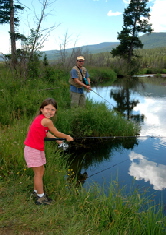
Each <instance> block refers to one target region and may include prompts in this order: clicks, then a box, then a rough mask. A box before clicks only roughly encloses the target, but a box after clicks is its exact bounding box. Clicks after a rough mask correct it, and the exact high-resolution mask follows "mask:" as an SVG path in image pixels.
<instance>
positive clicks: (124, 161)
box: [87, 158, 130, 178]
mask: <svg viewBox="0 0 166 235" xmlns="http://www.w3.org/2000/svg"><path fill="white" fill-rule="evenodd" d="M128 160H130V159H129V158H127V159H125V160H123V161H121V162H119V163H116V164H114V165H113V166H110V167H108V168H105V169H103V170H101V171H98V172H96V173H94V174H91V175H90V176H88V177H87V178H90V177H92V176H94V175H97V174H100V173H101V172H103V171H106V170H110V169H111V168H113V167H115V166H117V165H119V164H121V163H123V162H126V161H128Z"/></svg>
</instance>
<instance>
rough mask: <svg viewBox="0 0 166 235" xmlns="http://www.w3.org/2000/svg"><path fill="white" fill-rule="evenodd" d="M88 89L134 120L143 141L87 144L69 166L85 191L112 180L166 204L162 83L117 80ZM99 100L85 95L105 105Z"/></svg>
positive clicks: (165, 91) (165, 90) (165, 120)
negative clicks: (107, 84)
mask: <svg viewBox="0 0 166 235" xmlns="http://www.w3.org/2000/svg"><path fill="white" fill-rule="evenodd" d="M93 90H94V91H95V92H97V93H98V94H100V96H102V97H103V98H104V99H106V100H107V101H108V102H105V103H106V104H107V106H108V107H109V108H110V109H115V110H118V111H119V112H121V113H123V114H124V116H125V118H127V119H129V120H134V121H135V122H138V123H139V124H140V126H141V130H140V136H142V137H139V138H128V139H126V140H123V141H122V140H120V141H117V140H110V141H109V142H104V143H103V142H102V143H99V144H97V146H95V145H91V147H90V148H89V150H87V149H86V150H81V151H80V152H79V153H78V154H77V155H76V156H75V159H74V161H72V164H71V167H72V168H73V170H74V171H75V172H76V173H77V175H80V176H81V177H82V181H83V185H84V187H89V185H91V184H92V183H94V182H96V183H97V184H99V185H101V186H103V185H104V187H105V189H106V190H107V188H108V187H109V184H110V182H111V181H112V180H117V181H118V183H119V185H120V186H122V187H123V186H124V185H126V190H130V189H131V186H132V185H133V182H134V187H137V188H139V189H140V190H142V191H143V190H144V189H146V190H148V194H149V195H153V198H154V200H155V201H156V203H159V202H163V203H164V205H166V81H164V80H163V79H158V78H155V79H154V78H145V79H142V78H141V79H140V80H138V81H132V82H125V81H123V80H122V81H120V82H118V83H114V84H113V85H112V86H107V87H97V88H95V87H94V88H93ZM100 96H98V95H97V94H95V93H94V92H92V91H91V92H90V93H88V94H87V98H88V99H92V100H93V101H95V102H104V99H102V98H101V97H100ZM84 172H87V176H88V177H87V178H86V177H84V176H85V174H83V173H84ZM82 174H83V175H82ZM85 178H86V180H85Z"/></svg>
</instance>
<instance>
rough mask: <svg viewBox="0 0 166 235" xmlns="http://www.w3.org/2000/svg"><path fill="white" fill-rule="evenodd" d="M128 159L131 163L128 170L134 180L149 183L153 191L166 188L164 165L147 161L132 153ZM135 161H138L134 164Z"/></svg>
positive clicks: (140, 155)
mask: <svg viewBox="0 0 166 235" xmlns="http://www.w3.org/2000/svg"><path fill="white" fill-rule="evenodd" d="M129 157H130V160H131V161H132V163H131V165H130V168H129V174H130V175H131V176H133V177H135V179H136V180H145V182H147V181H149V182H150V184H151V185H153V189H155V190H162V189H165V188H166V165H163V164H157V163H156V162H153V161H148V160H147V159H146V157H145V156H143V155H142V154H137V153H135V152H133V151H132V152H131V153H130V154H129ZM136 159H137V160H139V161H138V162H134V160H136Z"/></svg>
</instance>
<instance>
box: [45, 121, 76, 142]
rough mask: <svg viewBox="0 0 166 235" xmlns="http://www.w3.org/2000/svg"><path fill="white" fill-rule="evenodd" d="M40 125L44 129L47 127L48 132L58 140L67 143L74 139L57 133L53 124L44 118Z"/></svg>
mask: <svg viewBox="0 0 166 235" xmlns="http://www.w3.org/2000/svg"><path fill="white" fill-rule="evenodd" d="M41 124H42V125H43V126H45V127H48V129H49V130H50V132H51V133H52V134H54V135H55V136H56V137H58V138H65V139H66V140H67V141H73V140H74V139H73V138H72V137H71V136H70V135H66V134H64V133H62V132H59V131H58V130H57V128H56V127H55V126H54V124H53V122H52V121H51V120H50V119H48V118H44V119H43V120H42V121H41ZM49 138H50V137H49ZM53 138H54V137H53Z"/></svg>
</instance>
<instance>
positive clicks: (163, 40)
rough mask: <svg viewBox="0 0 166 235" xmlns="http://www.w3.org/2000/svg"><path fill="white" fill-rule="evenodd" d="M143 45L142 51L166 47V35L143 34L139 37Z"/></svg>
mask: <svg viewBox="0 0 166 235" xmlns="http://www.w3.org/2000/svg"><path fill="white" fill-rule="evenodd" d="M140 39H141V42H142V43H143V44H144V47H143V49H152V48H156V47H166V33H151V34H149V35H148V34H144V35H143V36H141V37H140Z"/></svg>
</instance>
